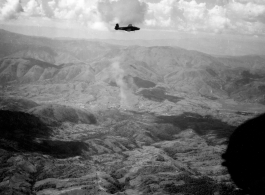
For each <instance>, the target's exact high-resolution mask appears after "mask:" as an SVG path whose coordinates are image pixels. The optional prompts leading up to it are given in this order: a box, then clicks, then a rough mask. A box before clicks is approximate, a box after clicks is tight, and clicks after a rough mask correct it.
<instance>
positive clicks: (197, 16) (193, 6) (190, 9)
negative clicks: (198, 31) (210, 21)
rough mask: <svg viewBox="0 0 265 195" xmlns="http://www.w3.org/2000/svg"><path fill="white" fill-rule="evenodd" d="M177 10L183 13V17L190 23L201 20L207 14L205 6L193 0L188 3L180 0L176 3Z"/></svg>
mask: <svg viewBox="0 0 265 195" xmlns="http://www.w3.org/2000/svg"><path fill="white" fill-rule="evenodd" d="M178 8H179V9H181V10H182V11H183V15H184V17H185V18H186V19H187V20H188V21H191V22H193V21H198V20H202V19H204V18H205V16H206V14H207V13H206V12H207V9H206V4H205V3H197V2H196V1H195V0H192V1H190V2H187V1H185V0H180V1H179V2H178Z"/></svg>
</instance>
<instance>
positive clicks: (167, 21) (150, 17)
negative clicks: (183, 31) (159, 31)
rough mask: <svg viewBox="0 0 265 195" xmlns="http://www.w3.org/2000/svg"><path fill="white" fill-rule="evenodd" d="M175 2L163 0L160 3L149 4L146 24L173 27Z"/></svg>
mask: <svg viewBox="0 0 265 195" xmlns="http://www.w3.org/2000/svg"><path fill="white" fill-rule="evenodd" d="M173 3H174V0H161V1H160V2H158V3H147V5H148V11H147V14H146V20H145V23H146V24H147V25H148V26H161V27H169V26H172V25H173V24H172V20H171V13H172V8H173V6H172V5H173Z"/></svg>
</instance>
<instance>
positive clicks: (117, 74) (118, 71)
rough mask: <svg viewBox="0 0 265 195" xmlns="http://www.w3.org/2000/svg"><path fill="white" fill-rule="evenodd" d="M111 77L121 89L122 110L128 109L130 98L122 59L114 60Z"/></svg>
mask: <svg viewBox="0 0 265 195" xmlns="http://www.w3.org/2000/svg"><path fill="white" fill-rule="evenodd" d="M111 75H112V77H113V79H115V81H116V84H117V85H118V87H119V88H120V106H121V107H122V108H128V107H129V104H128V98H127V94H128V93H127V91H128V88H127V85H126V83H125V82H124V80H123V78H124V70H123V69H122V68H121V67H120V59H119V58H114V59H113V62H112V64H111Z"/></svg>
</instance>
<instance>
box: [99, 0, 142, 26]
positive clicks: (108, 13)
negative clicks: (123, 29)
mask: <svg viewBox="0 0 265 195" xmlns="http://www.w3.org/2000/svg"><path fill="white" fill-rule="evenodd" d="M98 11H99V13H100V15H101V18H102V20H103V21H104V22H106V23H108V24H113V23H121V24H139V23H142V22H143V21H144V17H145V14H146V12H147V4H146V3H144V2H140V1H139V0H115V1H114V0H102V1H100V2H99V3H98Z"/></svg>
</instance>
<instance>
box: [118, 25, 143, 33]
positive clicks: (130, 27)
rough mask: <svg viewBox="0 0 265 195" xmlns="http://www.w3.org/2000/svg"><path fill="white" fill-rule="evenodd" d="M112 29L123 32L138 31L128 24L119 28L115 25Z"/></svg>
mask: <svg viewBox="0 0 265 195" xmlns="http://www.w3.org/2000/svg"><path fill="white" fill-rule="evenodd" d="M114 29H115V30H125V31H128V32H130V31H136V30H140V28H138V27H136V26H133V25H132V24H129V25H128V26H126V27H120V26H119V24H116V25H115V28H114Z"/></svg>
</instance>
